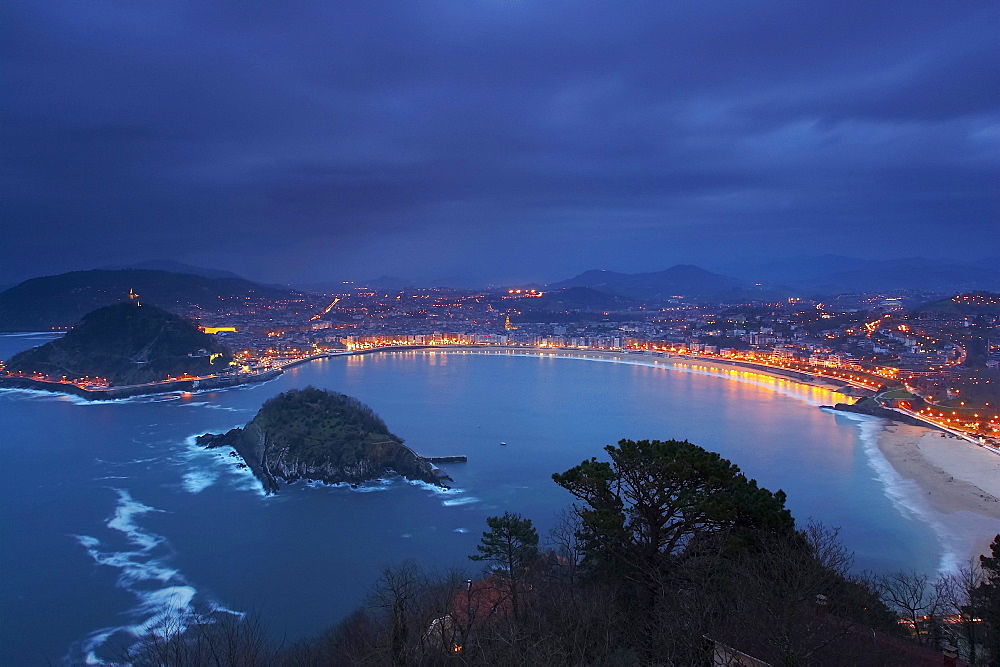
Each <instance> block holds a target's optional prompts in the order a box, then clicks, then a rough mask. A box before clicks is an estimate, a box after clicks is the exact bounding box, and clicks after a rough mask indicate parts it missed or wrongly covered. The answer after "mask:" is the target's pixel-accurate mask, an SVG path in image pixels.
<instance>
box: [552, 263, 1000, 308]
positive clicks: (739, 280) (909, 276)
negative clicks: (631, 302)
mask: <svg viewBox="0 0 1000 667" xmlns="http://www.w3.org/2000/svg"><path fill="white" fill-rule="evenodd" d="M730 269H732V270H733V272H735V273H736V274H737V276H738V277H734V276H732V275H723V274H720V273H713V272H710V271H707V270H705V269H702V268H700V267H697V266H692V265H687V264H679V265H677V266H673V267H671V268H669V269H666V270H665V271H657V272H652V273H618V272H616V271H599V270H594V271H585V272H584V273H581V274H580V275H578V276H576V277H574V278H570V279H569V280H563V281H560V282H557V283H552V284H551V285H550V286H549V287H550V288H563V287H589V288H591V289H595V290H600V291H602V292H607V293H609V294H618V295H622V296H627V297H631V298H634V299H653V300H656V299H664V298H669V297H671V296H683V297H685V298H718V299H732V298H747V297H757V298H776V297H783V296H793V295H799V296H806V295H815V296H822V295H830V294H845V293H850V292H888V291H896V290H915V291H924V292H938V293H942V294H945V293H952V294H954V293H957V292H963V291H970V290H990V291H997V290H1000V258H986V259H982V260H976V261H970V262H968V263H955V262H953V261H947V260H931V259H926V258H923V257H911V258H904V259H887V260H869V259H857V258H853V257H842V256H839V255H822V256H818V257H807V256H802V257H793V258H789V259H787V260H783V261H780V262H767V263H761V264H744V265H731V266H730Z"/></svg>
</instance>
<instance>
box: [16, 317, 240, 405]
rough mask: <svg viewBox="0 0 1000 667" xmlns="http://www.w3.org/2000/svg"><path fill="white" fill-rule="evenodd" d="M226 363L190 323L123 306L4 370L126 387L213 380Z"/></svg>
mask: <svg viewBox="0 0 1000 667" xmlns="http://www.w3.org/2000/svg"><path fill="white" fill-rule="evenodd" d="M230 360H231V357H230V355H229V353H228V352H227V351H226V350H225V349H224V348H223V347H222V346H221V345H219V343H218V341H217V340H216V339H215V337H213V336H210V335H208V334H205V333H202V332H201V331H199V330H198V328H197V327H196V326H195V325H194V324H192V323H191V322H188V321H187V320H184V319H182V318H180V317H178V316H177V315H174V314H173V313H169V312H167V311H165V310H163V309H162V308H157V307H156V306H153V305H151V304H146V303H144V304H142V305H141V306H137V305H136V304H135V303H134V302H127V303H119V304H115V305H113V306H106V307H104V308H100V309H98V310H95V311H94V312H92V313H89V314H87V315H85V316H84V318H83V321H82V322H81V323H80V324H79V326H77V327H75V328H73V329H71V330H70V331H69V332H67V333H66V335H65V336H63V337H62V338H60V339H58V340H54V341H51V342H49V343H46V344H45V345H42V346H41V347H35V348H32V349H30V350H25V351H24V352H20V353H18V354H16V355H14V356H13V357H11V358H10V360H9V361H7V363H6V369H7V370H8V371H10V372H18V371H21V372H23V373H24V374H25V375H31V374H33V373H41V374H43V375H46V376H48V377H51V378H55V379H58V378H60V377H62V376H64V375H65V376H66V377H67V378H68V379H77V378H82V377H90V378H95V377H99V378H106V379H107V380H108V381H109V382H110V383H111V384H112V385H130V384H142V383H146V382H154V381H158V380H163V379H165V378H167V377H177V376H179V375H182V374H184V373H188V374H190V375H196V376H197V375H210V374H217V373H220V372H224V371H226V370H227V369H228V368H229V361H230Z"/></svg>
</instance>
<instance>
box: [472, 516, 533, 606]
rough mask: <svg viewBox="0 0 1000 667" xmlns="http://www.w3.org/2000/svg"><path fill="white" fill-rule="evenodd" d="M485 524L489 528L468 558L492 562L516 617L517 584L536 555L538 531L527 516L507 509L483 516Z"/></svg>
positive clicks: (518, 604)
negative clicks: (500, 512)
mask: <svg viewBox="0 0 1000 667" xmlns="http://www.w3.org/2000/svg"><path fill="white" fill-rule="evenodd" d="M486 525H487V526H489V528H490V529H489V530H488V531H486V532H484V533H483V537H482V540H481V543H480V544H478V545H477V546H476V550H477V551H479V553H478V554H475V555H472V556H469V559H470V560H475V561H488V562H490V563H493V565H494V567H495V568H496V571H495V572H494V575H495V576H499V577H500V578H501V580H502V581H504V582H505V584H506V588H507V592H508V594H509V595H510V601H511V607H512V608H513V610H514V618H515V619H516V618H519V617H520V600H519V596H518V588H519V587H520V583H521V580H522V579H523V578H524V574H525V570H526V569H527V568H528V567H529V566H530V565H531V564H532V563H534V562H535V561H536V560H537V559H538V532H537V531H536V530H535V527H534V526H533V525H532V524H531V519H523V518H521V515H520V514H512V513H510V512H505V513H504V515H503V516H491V517H489V518H487V519H486Z"/></svg>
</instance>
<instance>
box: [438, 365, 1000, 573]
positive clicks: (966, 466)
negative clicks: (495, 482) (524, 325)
mask: <svg viewBox="0 0 1000 667" xmlns="http://www.w3.org/2000/svg"><path fill="white" fill-rule="evenodd" d="M425 351H427V350H425ZM429 351H440V352H446V353H450V354H459V353H472V354H513V355H520V356H552V357H556V358H567V359H581V358H582V359H595V360H599V361H608V362H622V363H631V364H639V365H645V366H651V367H656V366H662V367H667V368H668V367H670V366H676V365H678V364H683V365H684V366H689V369H688V370H695V371H697V370H699V369H704V370H706V371H713V370H715V371H723V372H725V371H729V373H733V372H734V371H737V370H738V371H740V372H748V373H751V374H757V375H761V376H767V377H771V378H774V379H777V380H785V381H790V382H796V383H799V384H804V385H809V386H814V387H819V388H822V389H826V390H829V391H833V392H836V391H837V390H838V389H841V388H844V384H842V383H840V382H836V381H831V380H830V379H828V378H821V377H815V376H810V375H808V374H805V373H796V372H794V371H792V372H783V371H781V370H771V369H767V368H761V367H757V366H755V365H752V364H744V363H740V362H733V361H728V360H722V359H718V360H717V359H711V360H702V359H698V358H692V357H687V356H682V355H669V354H667V355H664V356H663V357H651V356H649V355H638V354H629V353H625V352H612V351H608V350H552V351H548V350H543V349H536V348H497V349H491V348H485V349H483V348H466V349H461V348H450V349H440V348H438V349H436V350H435V349H433V348H432V349H431V350H429ZM726 376H727V375H726V374H722V375H720V377H726ZM730 379H734V380H737V381H741V380H743V381H752V379H751V380H744V378H740V377H730ZM868 393H871V392H868ZM843 414H845V415H852V416H853V414H854V413H850V412H845V413H843ZM857 418H860V419H863V420H871V422H870V423H872V425H873V426H875V427H876V428H877V429H878V430H877V433H876V436H875V438H874V440H875V443H874V444H875V446H876V448H877V450H878V452H880V453H881V455H882V457H883V458H884V459H885V462H887V463H888V465H889V466H890V467H891V468H892V470H893V471H894V472H895V473H896V475H898V478H901V479H902V480H906V481H910V482H911V483H912V485H910V487H909V488H910V489H913V491H912V495H913V496H919V497H913V498H909V499H908V500H910V501H915V502H913V504H914V505H918V507H907V509H908V510H909V511H911V512H916V513H926V514H929V515H932V516H928V517H926V518H927V519H928V520H929V521H930V522H931V523H932V525H934V527H935V531H936V532H937V533H938V535H939V538H940V539H941V541H942V543H943V544H944V546H945V548H946V552H947V553H946V554H945V556H944V558H943V559H942V568H941V570H942V572H946V571H949V570H954V569H955V568H956V567H959V566H962V565H966V564H967V563H968V562H969V561H970V560H975V562H976V563H977V564H978V560H979V556H980V555H981V554H989V551H990V549H989V545H990V543H991V542H992V541H993V537H994V536H995V535H997V534H1000V457H998V456H997V455H996V454H994V453H992V452H990V451H987V450H986V449H984V448H983V447H981V446H979V445H977V444H975V443H972V442H970V441H968V440H966V439H964V438H960V437H958V436H955V435H952V434H950V433H946V432H944V431H942V430H940V429H937V428H935V427H933V426H931V425H929V424H928V425H926V426H925V425H910V424H905V423H902V422H898V421H888V420H887V419H885V418H882V417H872V416H866V415H857ZM875 420H878V421H877V422H876V421H875ZM876 456H877V454H876ZM877 465H878V463H877V462H874V461H873V462H872V467H873V468H875V467H877ZM883 483H885V484H886V485H887V488H886V493H887V494H889V495H894V494H898V493H899V490H898V489H893V488H890V486H891V485H892V481H891V480H889V479H885V478H883ZM899 502H901V503H902V504H903V506H908V505H909V504H910V503H908V502H906V500H902V499H900V501H899Z"/></svg>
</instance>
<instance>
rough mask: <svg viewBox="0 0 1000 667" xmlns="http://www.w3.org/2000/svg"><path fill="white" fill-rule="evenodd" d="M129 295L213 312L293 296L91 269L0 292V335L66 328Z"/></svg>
mask: <svg viewBox="0 0 1000 667" xmlns="http://www.w3.org/2000/svg"><path fill="white" fill-rule="evenodd" d="M129 290H134V291H135V292H137V293H138V294H139V297H140V300H141V301H150V302H152V303H156V304H159V305H160V306H161V307H163V308H166V309H168V310H170V309H175V308H180V309H185V310H186V309H188V308H190V307H192V306H196V305H197V306H200V307H214V306H215V305H216V304H218V302H219V300H220V298H221V299H231V298H243V297H245V296H258V297H268V298H275V299H280V298H288V297H290V296H293V295H296V294H298V293H297V292H294V291H292V290H286V289H280V288H275V287H269V286H266V285H260V284H258V283H255V282H251V281H249V280H246V279H244V278H206V277H204V276H197V275H193V274H186V273H171V272H168V271H153V270H149V269H120V270H106V269H95V270H91V271H72V272H70V273H62V274H59V275H55V276H43V277H41V278H32V279H31V280H26V281H24V282H23V283H21V284H19V285H15V286H14V287H12V288H10V289H8V290H6V291H4V292H0V331H45V330H49V329H53V328H65V327H70V326H73V325H74V324H76V323H77V322H79V321H80V319H81V318H82V317H83V316H84V315H85V314H87V313H89V312H90V311H92V310H95V309H97V308H100V307H102V306H107V305H110V304H113V303H116V302H119V301H122V300H123V299H125V298H126V297H127V296H128V293H129Z"/></svg>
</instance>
